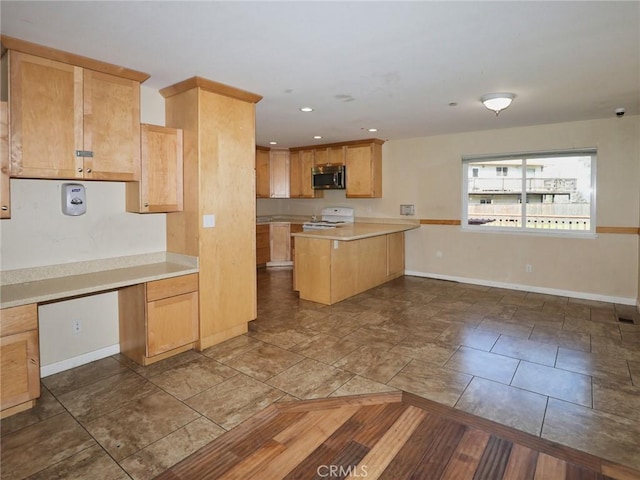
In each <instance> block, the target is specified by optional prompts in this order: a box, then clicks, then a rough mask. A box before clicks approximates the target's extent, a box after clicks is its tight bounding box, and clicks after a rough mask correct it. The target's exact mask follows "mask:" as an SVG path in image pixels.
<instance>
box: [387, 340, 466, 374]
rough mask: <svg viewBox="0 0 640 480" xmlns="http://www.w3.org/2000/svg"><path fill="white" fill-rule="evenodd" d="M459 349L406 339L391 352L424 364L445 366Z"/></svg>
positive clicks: (442, 344) (441, 344)
mask: <svg viewBox="0 0 640 480" xmlns="http://www.w3.org/2000/svg"><path fill="white" fill-rule="evenodd" d="M457 349H458V347H457V346H453V345H447V344H444V343H439V344H438V343H427V342H425V341H424V340H422V339H421V338H415V337H411V338H406V339H404V340H403V341H401V342H400V343H399V344H398V345H396V346H395V347H393V348H392V349H391V352H393V353H398V354H400V355H404V356H405V357H410V358H414V359H417V360H420V361H422V362H426V363H430V364H432V365H437V366H439V367H441V366H443V365H444V364H445V363H447V361H448V360H449V359H450V358H451V356H452V355H453V354H454V353H455V352H456V350H457Z"/></svg>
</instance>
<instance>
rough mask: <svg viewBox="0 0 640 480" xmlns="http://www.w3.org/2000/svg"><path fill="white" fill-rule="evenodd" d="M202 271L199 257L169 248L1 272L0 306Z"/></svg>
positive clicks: (76, 294)
mask: <svg viewBox="0 0 640 480" xmlns="http://www.w3.org/2000/svg"><path fill="white" fill-rule="evenodd" d="M191 273H198V259H197V258H196V257H189V256H185V255H177V254H172V253H168V252H158V253H150V254H143V255H133V256H127V257H116V258H108V259H102V260H93V261H87V262H74V263H68V264H62V265H49V266H45V267H34V268H27V269H21V270H8V271H4V272H1V275H2V285H0V308H9V307H17V306H20V305H27V304H30V303H44V302H50V301H56V300H64V299H66V298H71V297H77V296H81V295H89V294H94V293H100V292H106V291H109V290H116V289H118V288H122V287H127V286H130V285H136V284H139V283H145V282H150V281H153V280H162V279H164V278H170V277H177V276H180V275H188V274H191Z"/></svg>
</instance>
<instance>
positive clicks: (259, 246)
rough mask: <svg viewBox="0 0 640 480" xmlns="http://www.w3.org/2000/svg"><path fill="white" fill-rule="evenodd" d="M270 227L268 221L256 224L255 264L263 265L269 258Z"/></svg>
mask: <svg viewBox="0 0 640 480" xmlns="http://www.w3.org/2000/svg"><path fill="white" fill-rule="evenodd" d="M269 232H270V228H269V224H268V223H263V224H260V225H256V266H258V267H264V266H265V265H266V264H267V263H268V262H269V261H270V260H271V241H270V238H269V237H270V233H269Z"/></svg>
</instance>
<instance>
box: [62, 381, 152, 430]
mask: <svg viewBox="0 0 640 480" xmlns="http://www.w3.org/2000/svg"><path fill="white" fill-rule="evenodd" d="M159 390H160V389H159V388H158V387H157V386H155V385H154V384H153V383H151V382H149V381H148V380H147V379H145V378H142V377H141V376H140V375H138V374H136V373H133V372H131V371H128V372H123V373H118V374H116V375H112V376H110V377H107V378H105V379H103V380H100V381H98V382H95V383H91V384H89V385H87V386H85V387H82V388H79V389H76V390H73V391H71V392H68V393H65V394H63V395H60V396H59V397H58V400H59V401H60V403H62V405H64V407H65V408H66V409H67V410H69V413H71V414H72V415H73V416H74V417H75V418H77V419H78V420H79V421H80V422H81V423H85V422H89V421H91V420H93V419H95V418H98V417H100V416H102V415H105V414H107V413H109V412H113V411H114V410H117V409H119V408H121V407H123V406H125V405H127V404H128V403H130V402H135V401H136V400H138V399H140V398H143V397H146V396H148V395H151V394H153V393H157V392H158V391H159Z"/></svg>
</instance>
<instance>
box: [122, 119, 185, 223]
mask: <svg viewBox="0 0 640 480" xmlns="http://www.w3.org/2000/svg"><path fill="white" fill-rule="evenodd" d="M141 144H142V146H141V162H140V165H141V172H140V181H139V182H127V211H128V212H135V213H155V212H179V211H181V210H182V202H183V186H182V177H183V175H182V172H183V159H182V155H183V153H182V144H183V133H182V129H179V128H169V127H160V126H158V125H147V124H143V125H142V126H141Z"/></svg>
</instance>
